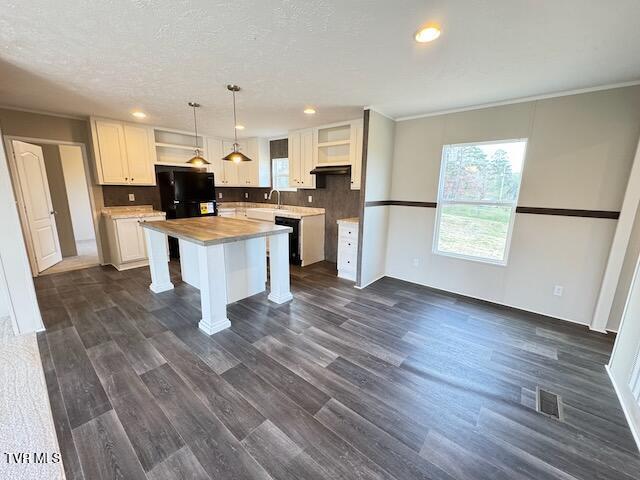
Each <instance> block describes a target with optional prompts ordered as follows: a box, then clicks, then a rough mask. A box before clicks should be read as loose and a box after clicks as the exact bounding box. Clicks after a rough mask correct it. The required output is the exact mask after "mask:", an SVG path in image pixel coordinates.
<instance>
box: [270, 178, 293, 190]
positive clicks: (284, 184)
mask: <svg viewBox="0 0 640 480" xmlns="http://www.w3.org/2000/svg"><path fill="white" fill-rule="evenodd" d="M273 186H274V187H275V188H278V189H282V188H289V176H288V175H287V176H279V177H273Z"/></svg>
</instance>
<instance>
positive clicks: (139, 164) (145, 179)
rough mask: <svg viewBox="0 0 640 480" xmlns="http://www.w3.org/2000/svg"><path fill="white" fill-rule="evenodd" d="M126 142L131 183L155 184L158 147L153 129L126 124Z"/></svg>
mask: <svg viewBox="0 0 640 480" xmlns="http://www.w3.org/2000/svg"><path fill="white" fill-rule="evenodd" d="M124 142H125V145H126V147H127V159H128V165H129V183H131V184H133V185H155V184H156V175H155V170H154V168H153V165H154V164H155V161H156V148H155V140H154V135H153V129H151V128H148V127H145V126H142V125H133V124H128V123H125V124H124Z"/></svg>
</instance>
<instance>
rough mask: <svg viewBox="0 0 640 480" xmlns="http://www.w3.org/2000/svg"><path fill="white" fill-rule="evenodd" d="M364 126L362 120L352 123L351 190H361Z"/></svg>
mask: <svg viewBox="0 0 640 480" xmlns="http://www.w3.org/2000/svg"><path fill="white" fill-rule="evenodd" d="M363 133H364V127H363V123H362V121H355V122H352V123H351V138H353V141H352V142H351V145H350V149H349V156H350V157H351V190H360V180H361V178H362V136H363Z"/></svg>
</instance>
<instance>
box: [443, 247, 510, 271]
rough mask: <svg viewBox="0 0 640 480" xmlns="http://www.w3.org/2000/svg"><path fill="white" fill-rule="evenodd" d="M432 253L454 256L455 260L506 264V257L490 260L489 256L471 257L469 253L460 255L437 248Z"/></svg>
mask: <svg viewBox="0 0 640 480" xmlns="http://www.w3.org/2000/svg"><path fill="white" fill-rule="evenodd" d="M432 253H433V254H434V255H438V256H440V257H449V258H455V259H457V260H465V261H467V262H475V263H483V264H485V265H493V266H495V267H506V266H507V259H506V258H505V259H504V260H492V259H490V258H482V257H472V256H470V255H462V254H459V253H451V252H441V251H438V250H434V251H433V252H432Z"/></svg>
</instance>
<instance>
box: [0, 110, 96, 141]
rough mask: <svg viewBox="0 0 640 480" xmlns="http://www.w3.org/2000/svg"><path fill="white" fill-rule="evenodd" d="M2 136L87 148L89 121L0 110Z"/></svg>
mask: <svg viewBox="0 0 640 480" xmlns="http://www.w3.org/2000/svg"><path fill="white" fill-rule="evenodd" d="M0 128H2V134H3V135H13V136H20V137H32V138H45V139H48V140H61V141H64V142H79V143H84V144H86V145H87V147H88V146H89V138H90V134H89V121H88V120H80V119H74V118H65V117H55V116H53V115H43V114H39V113H31V112H21V111H18V110H9V109H6V108H0Z"/></svg>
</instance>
